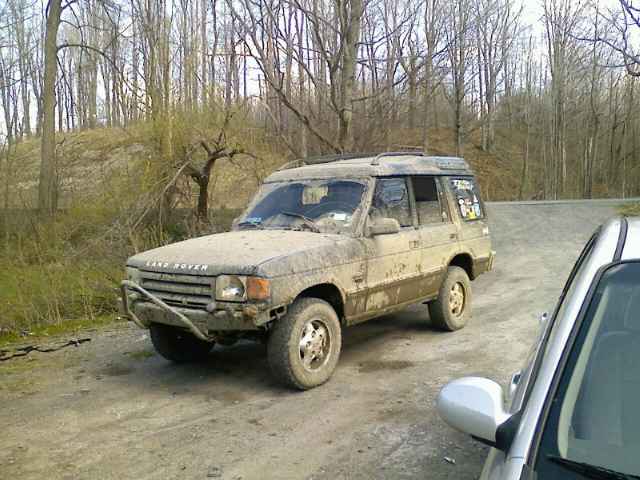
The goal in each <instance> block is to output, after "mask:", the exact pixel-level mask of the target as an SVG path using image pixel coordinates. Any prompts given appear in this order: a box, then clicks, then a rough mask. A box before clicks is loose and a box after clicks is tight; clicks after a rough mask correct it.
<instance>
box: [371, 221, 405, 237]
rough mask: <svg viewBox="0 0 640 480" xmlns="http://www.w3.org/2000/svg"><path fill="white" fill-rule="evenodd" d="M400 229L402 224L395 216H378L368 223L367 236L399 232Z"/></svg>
mask: <svg viewBox="0 0 640 480" xmlns="http://www.w3.org/2000/svg"><path fill="white" fill-rule="evenodd" d="M399 231H400V224H399V223H398V221H397V220H396V219H395V218H377V219H375V220H369V224H368V225H367V236H369V237H374V236H376V235H387V234H390V233H398V232H399Z"/></svg>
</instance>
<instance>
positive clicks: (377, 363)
mask: <svg viewBox="0 0 640 480" xmlns="http://www.w3.org/2000/svg"><path fill="white" fill-rule="evenodd" d="M488 211H489V214H490V216H491V221H490V223H491V228H492V234H493V237H494V248H495V249H496V250H497V252H498V258H497V261H496V267H495V270H494V271H493V272H491V273H489V274H487V275H484V276H482V277H481V278H480V279H478V280H477V281H476V282H474V283H473V288H474V292H475V297H474V301H475V305H474V316H473V318H472V319H471V321H470V323H469V325H468V326H467V327H466V328H465V329H463V330H461V331H458V332H455V333H442V332H438V331H436V330H434V329H432V328H431V327H430V326H429V324H428V320H427V318H428V317H427V313H426V306H414V307H412V308H410V309H409V310H407V311H406V312H403V313H401V314H397V315H392V316H387V317H383V318H380V319H376V320H373V321H371V322H368V323H365V324H362V325H358V326H355V327H352V328H349V329H347V330H346V331H345V333H344V345H343V351H342V358H341V360H340V364H339V365H338V368H337V370H336V373H335V374H334V376H333V378H332V380H331V381H329V382H328V383H327V384H326V385H324V386H322V387H320V388H316V389H314V390H311V391H307V392H292V391H289V390H286V389H283V388H281V387H279V386H278V385H276V384H275V383H274V382H273V381H272V379H271V377H270V375H269V372H268V366H267V363H266V351H265V347H264V346H263V345H259V344H253V343H240V344H237V345H235V346H233V347H227V348H224V347H216V349H215V350H214V351H213V352H212V354H211V355H210V357H209V359H208V360H207V362H205V363H203V364H200V365H195V366H194V365H190V366H175V365H171V364H169V363H168V362H166V361H165V360H163V359H162V358H160V357H159V356H158V355H156V354H155V353H154V352H153V349H152V347H151V344H150V341H149V338H148V333H147V332H145V331H141V330H138V329H135V328H133V327H132V326H130V325H129V324H125V325H119V326H116V327H112V328H110V329H108V330H100V331H96V332H91V333H89V334H88V336H91V337H92V341H91V342H88V343H85V344H83V345H81V346H79V347H77V348H75V347H71V348H66V349H64V350H60V351H58V352H53V353H38V352H33V353H31V354H29V355H28V356H26V357H23V358H20V359H16V360H11V361H9V362H4V363H5V364H11V365H10V367H9V366H7V365H1V366H0V372H2V373H0V404H1V405H2V409H1V410H0V425H2V435H0V478H6V479H12V478H20V479H40V478H51V479H58V478H59V479H78V478H82V479H94V478H95V479H118V480H121V479H123V478H136V479H137V480H142V479H172V478H180V479H183V478H185V479H206V478H223V479H259V478H278V479H288V478H291V479H300V478H305V479H311V478H313V479H371V478H380V479H382V478H385V479H386V478H400V479H404V478H407V479H409V478H411V479H413V478H429V479H438V480H439V479H475V478H477V477H478V475H479V473H480V469H481V466H482V462H483V460H484V456H485V454H486V449H485V447H483V446H482V445H480V444H479V443H477V442H474V441H472V440H471V439H469V438H467V437H465V436H464V435H462V434H459V433H457V432H455V431H452V430H451V429H449V428H448V427H447V426H446V425H445V424H444V423H443V422H442V421H441V420H440V419H439V418H438V416H437V413H436V412H435V408H434V400H435V397H436V395H437V393H438V391H439V389H440V388H441V387H442V385H443V384H444V383H446V382H447V381H448V380H450V379H452V378H456V377H460V376H465V375H483V376H488V377H490V378H493V379H495V380H497V381H499V382H501V383H502V384H505V383H506V381H507V379H508V378H509V376H510V375H511V373H513V371H515V370H517V369H518V368H519V367H520V366H521V363H522V361H523V359H524V356H525V354H526V352H527V350H528V349H529V347H530V344H531V342H532V340H533V338H534V336H535V335H536V333H537V330H538V322H537V315H538V314H539V313H541V312H543V311H549V310H551V309H552V308H553V305H554V303H555V300H556V299H557V296H558V294H559V292H560V288H561V286H562V284H563V282H564V280H565V278H566V277H567V275H568V273H569V270H570V268H571V265H572V264H573V262H574V260H575V258H576V257H577V255H578V253H579V251H580V248H581V247H582V244H583V243H584V242H585V241H586V240H587V238H588V237H589V236H590V234H591V233H592V232H593V230H594V229H595V228H596V226H597V225H598V224H600V223H601V222H603V221H604V220H606V219H607V218H608V217H610V216H612V215H614V214H615V205H614V204H611V203H597V202H595V203H594V202H589V203H581V202H573V203H571V202H569V203H557V204H538V205H528V204H518V205H516V204H508V203H501V204H489V205H488ZM445 457H447V458H448V459H453V460H455V463H450V462H449V461H446V460H445Z"/></svg>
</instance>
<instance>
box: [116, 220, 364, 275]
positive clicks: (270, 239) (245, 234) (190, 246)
mask: <svg viewBox="0 0 640 480" xmlns="http://www.w3.org/2000/svg"><path fill="white" fill-rule="evenodd" d="M362 256H363V246H362V244H361V242H359V241H358V240H356V239H354V238H351V237H348V236H345V235H333V234H323V233H313V232H298V231H290V230H242V231H235V232H227V233H219V234H215V235H207V236H205V237H199V238H193V239H191V240H185V241H183V242H178V243H172V244H171V245H166V246H164V247H159V248H154V249H153V250H148V251H146V252H142V253H139V254H137V255H134V256H133V257H131V258H129V260H128V261H127V265H128V266H130V267H137V268H142V269H144V270H149V271H156V272H171V273H187V274H194V275H196V274H197V275H212V276H213V275H220V274H225V273H226V274H237V275H261V276H267V277H274V276H278V275H285V274H290V273H299V272H303V271H306V270H311V269H317V268H322V267H326V266H330V265H336V264H341V263H345V262H346V261H354V260H357V259H358V258H360V257H362Z"/></svg>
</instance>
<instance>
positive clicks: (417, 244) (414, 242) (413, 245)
mask: <svg viewBox="0 0 640 480" xmlns="http://www.w3.org/2000/svg"><path fill="white" fill-rule="evenodd" d="M409 247H411V248H420V240H411V241H410V242H409Z"/></svg>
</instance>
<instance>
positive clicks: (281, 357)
mask: <svg viewBox="0 0 640 480" xmlns="http://www.w3.org/2000/svg"><path fill="white" fill-rule="evenodd" d="M341 346H342V332H341V329H340V322H339V320H338V316H337V315H336V312H335V310H334V309H333V308H332V307H331V305H329V304H328V303H327V302H325V301H324V300H320V299H317V298H301V299H298V300H296V301H295V302H294V304H293V305H292V306H291V308H290V309H289V311H288V312H287V314H286V315H285V316H284V317H282V318H281V319H280V320H277V321H276V323H275V325H274V326H273V329H272V331H271V334H270V336H269V341H268V345H267V353H268V358H269V366H270V367H271V371H272V373H273V375H274V377H276V379H278V380H279V381H280V382H281V383H283V384H285V385H288V386H290V387H294V388H297V389H300V390H307V389H309V388H313V387H317V386H318V385H321V384H323V383H324V382H326V381H327V380H328V379H329V377H331V374H332V373H333V371H334V370H335V368H336V365H337V364H338V358H339V357H340V349H341Z"/></svg>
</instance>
